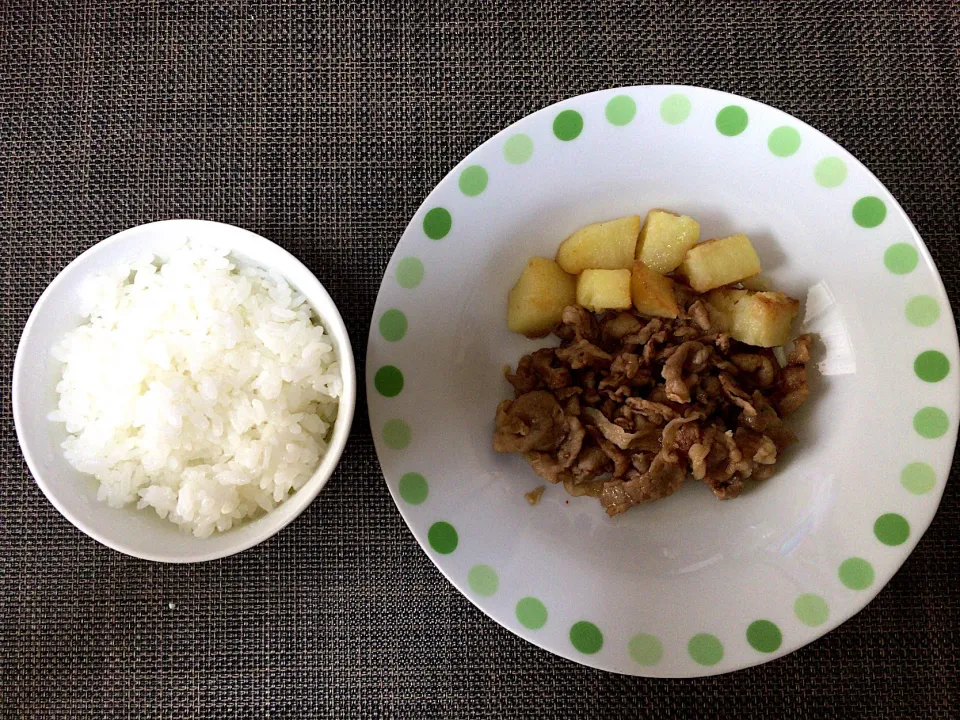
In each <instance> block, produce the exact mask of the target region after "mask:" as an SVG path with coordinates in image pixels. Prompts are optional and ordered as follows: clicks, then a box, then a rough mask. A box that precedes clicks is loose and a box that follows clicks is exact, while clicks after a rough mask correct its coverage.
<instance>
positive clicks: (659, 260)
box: [636, 208, 700, 275]
mask: <svg viewBox="0 0 960 720" xmlns="http://www.w3.org/2000/svg"><path fill="white" fill-rule="evenodd" d="M699 239H700V223H698V222H697V221H696V220H694V219H693V218H692V217H688V216H687V215H677V214H676V213H672V212H670V211H669V210H661V209H659V208H656V209H654V210H651V211H650V212H648V213H647V217H646V219H645V220H644V221H643V229H642V230H640V238H639V240H638V241H637V252H636V259H637V260H640V261H641V262H642V263H643V264H644V265H646V266H647V267H648V268H650V269H651V270H653V271H654V272H657V273H659V274H660V275H666V274H667V273H668V272H672V271H673V270H676V269H677V266H678V265H679V264H680V263H681V262H683V256H684V255H686V254H687V250H689V249H690V248H692V247H693V246H694V245H696V244H697V241H698V240H699Z"/></svg>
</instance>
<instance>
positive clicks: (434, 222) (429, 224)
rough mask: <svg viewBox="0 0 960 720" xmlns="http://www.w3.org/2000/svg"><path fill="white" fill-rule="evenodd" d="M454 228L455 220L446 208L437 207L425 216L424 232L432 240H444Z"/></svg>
mask: <svg viewBox="0 0 960 720" xmlns="http://www.w3.org/2000/svg"><path fill="white" fill-rule="evenodd" d="M451 227H453V218H452V217H451V216H450V211H449V210H447V209H446V208H442V207H435V208H433V209H431V210H430V211H429V212H427V214H426V215H424V216H423V232H424V234H425V235H426V236H427V237H428V238H430V239H431V240H443V238H445V237H446V236H447V234H448V233H449V232H450V228H451Z"/></svg>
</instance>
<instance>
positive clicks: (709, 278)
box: [680, 234, 760, 292]
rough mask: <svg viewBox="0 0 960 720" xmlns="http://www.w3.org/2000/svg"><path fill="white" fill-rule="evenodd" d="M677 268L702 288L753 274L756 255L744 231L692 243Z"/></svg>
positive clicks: (695, 286) (757, 267) (756, 270)
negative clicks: (697, 243) (742, 233)
mask: <svg viewBox="0 0 960 720" xmlns="http://www.w3.org/2000/svg"><path fill="white" fill-rule="evenodd" d="M680 272H681V273H682V274H683V275H685V276H686V277H687V280H688V281H689V282H690V287H692V288H693V289H694V290H696V291H697V292H706V291H707V290H712V289H713V288H717V287H720V286H721V285H729V284H730V283H735V282H739V281H740V280H743V279H744V278H748V277H752V276H754V275H756V274H757V273H759V272H760V258H759V257H757V251H756V250H754V249H753V245H752V244H751V242H750V239H749V238H748V237H747V236H746V235H740V234H738V235H731V236H730V237H725V238H719V239H715V240H707V242H705V243H700V244H699V245H694V246H693V247H692V248H690V249H689V250H688V251H687V254H686V257H684V259H683V262H682V263H680Z"/></svg>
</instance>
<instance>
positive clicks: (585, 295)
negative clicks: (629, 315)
mask: <svg viewBox="0 0 960 720" xmlns="http://www.w3.org/2000/svg"><path fill="white" fill-rule="evenodd" d="M577 305H582V306H583V307H585V308H586V309H587V310H592V311H593V312H600V311H602V310H613V309H616V310H624V309H626V308H628V307H630V271H629V270H626V269H619V270H584V271H583V272H582V273H580V278H579V279H578V280H577Z"/></svg>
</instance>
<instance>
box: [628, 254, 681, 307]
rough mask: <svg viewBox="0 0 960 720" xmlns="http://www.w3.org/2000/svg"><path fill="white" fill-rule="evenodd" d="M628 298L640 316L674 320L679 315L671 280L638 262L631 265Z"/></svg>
mask: <svg viewBox="0 0 960 720" xmlns="http://www.w3.org/2000/svg"><path fill="white" fill-rule="evenodd" d="M630 296H631V299H632V300H633V306H634V307H635V308H636V309H637V312H639V313H641V314H642V315H652V316H653V317H663V318H675V317H677V315H679V314H680V307H679V306H678V305H677V294H676V292H674V289H673V280H671V279H670V278H668V277H664V276H663V275H660V274H659V273H656V272H654V271H653V270H651V269H650V268H648V267H647V266H646V265H644V264H643V263H642V262H641V261H639V260H637V261H636V262H634V264H633V273H632V274H631V276H630Z"/></svg>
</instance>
